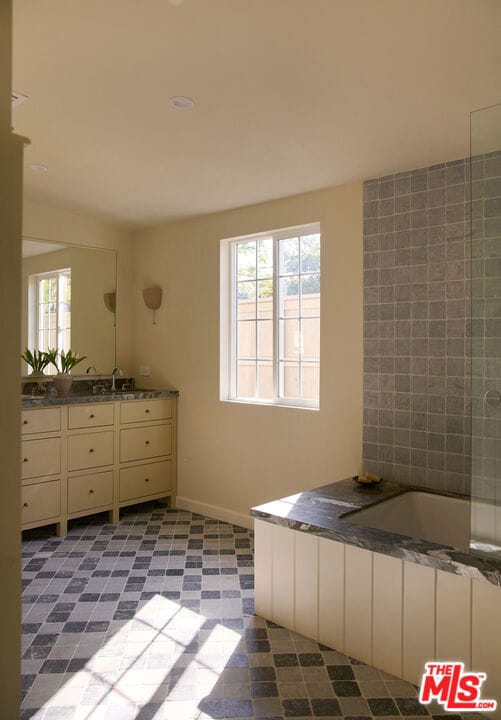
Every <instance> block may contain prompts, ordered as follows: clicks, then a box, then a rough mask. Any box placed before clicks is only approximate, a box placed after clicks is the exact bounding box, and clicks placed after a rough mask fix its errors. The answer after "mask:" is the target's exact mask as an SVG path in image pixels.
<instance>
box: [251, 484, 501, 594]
mask: <svg viewBox="0 0 501 720" xmlns="http://www.w3.org/2000/svg"><path fill="white" fill-rule="evenodd" d="M409 490H417V491H419V492H429V491H427V490H426V489H425V488H420V487H411V486H404V485H400V484H399V483H396V482H392V481H389V480H383V482H382V483H381V484H380V485H373V486H364V485H358V484H357V483H355V482H354V481H353V480H352V479H351V478H350V479H348V480H341V481H340V482H335V483H330V484H329V485H324V486H323V487H320V488H316V489H314V490H307V491H305V492H302V493H298V494H297V495H290V496H289V497H285V498H282V499H281V500H275V501H272V502H269V503H266V504H264V505H259V506H258V507H254V508H252V510H251V515H252V516H253V517H255V518H258V519H260V520H265V521H267V522H270V523H273V524H275V525H282V526H283V527H288V528H291V529H292V530H299V531H301V532H306V533H310V534H313V535H318V536H319V537H324V538H330V539H332V540H338V541H339V542H343V543H347V544H348V545H354V546H356V547H359V548H363V549H365V550H372V551H374V552H379V553H382V554H383V555H390V556H392V557H396V558H401V559H403V560H410V561H411V562H416V563H419V564H420V565H427V566H428V567H433V568H437V569H438V570H445V571H446V572H451V573H454V574H456V575H464V576H466V577H470V578H474V579H476V580H486V581H488V582H490V583H493V584H494V585H500V586H501V559H496V558H495V557H487V556H484V555H480V554H478V553H477V552H475V551H468V550H459V549H457V548H453V547H449V546H447V545H438V544H436V543H433V542H429V541H427V540H419V539H417V538H412V537H408V536H406V535H398V534H396V533H392V532H387V531H385V530H377V529H375V528H370V527H366V526H362V525H354V524H352V523H350V522H349V521H348V520H347V518H346V515H347V514H349V513H352V512H354V511H356V510H361V509H362V508H366V507H369V506H370V505H374V504H375V503H378V502H381V501H383V500H387V499H389V498H391V497H395V496H397V495H401V494H402V493H404V492H408V491H409ZM435 494H436V493H435ZM441 494H443V495H448V496H449V497H456V498H457V497H459V498H461V499H463V500H469V498H468V497H465V496H464V495H453V494H452V493H441Z"/></svg>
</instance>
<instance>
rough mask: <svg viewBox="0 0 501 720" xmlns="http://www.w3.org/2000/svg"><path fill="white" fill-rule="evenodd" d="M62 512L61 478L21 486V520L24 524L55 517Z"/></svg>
mask: <svg viewBox="0 0 501 720" xmlns="http://www.w3.org/2000/svg"><path fill="white" fill-rule="evenodd" d="M60 513H61V484H60V482H59V480H53V481H51V482H46V483H37V484H36V485H28V486H27V487H23V488H21V522H22V524H23V525H24V524H26V523H33V522H37V521H38V520H46V519H47V518H55V517H58V515H60Z"/></svg>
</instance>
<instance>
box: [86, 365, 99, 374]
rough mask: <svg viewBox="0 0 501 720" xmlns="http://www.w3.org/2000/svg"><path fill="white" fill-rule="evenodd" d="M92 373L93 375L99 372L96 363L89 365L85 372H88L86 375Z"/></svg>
mask: <svg viewBox="0 0 501 720" xmlns="http://www.w3.org/2000/svg"><path fill="white" fill-rule="evenodd" d="M91 373H92V374H93V375H96V374H97V370H96V366H95V365H89V367H88V368H87V370H86V371H85V374H86V375H90V374H91Z"/></svg>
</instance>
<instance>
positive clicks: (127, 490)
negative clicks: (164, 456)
mask: <svg viewBox="0 0 501 720" xmlns="http://www.w3.org/2000/svg"><path fill="white" fill-rule="evenodd" d="M171 473H172V464H171V461H170V460H166V461H165V462H159V463H148V464H147V465H139V466H138V467H131V468H122V470H120V502H125V501H126V500H133V499H134V498H139V497H145V496H146V495H156V494H158V493H161V492H165V493H168V492H170V490H171V488H172V475H171Z"/></svg>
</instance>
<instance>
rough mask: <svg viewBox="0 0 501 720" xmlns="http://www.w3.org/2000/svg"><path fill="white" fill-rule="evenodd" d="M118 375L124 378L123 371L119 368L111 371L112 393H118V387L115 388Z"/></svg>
mask: <svg viewBox="0 0 501 720" xmlns="http://www.w3.org/2000/svg"><path fill="white" fill-rule="evenodd" d="M117 375H120V377H123V376H124V373H123V370H121V369H120V368H119V367H114V368H113V370H112V371H111V392H116V389H117V388H116V386H115V378H116V376H117Z"/></svg>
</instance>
